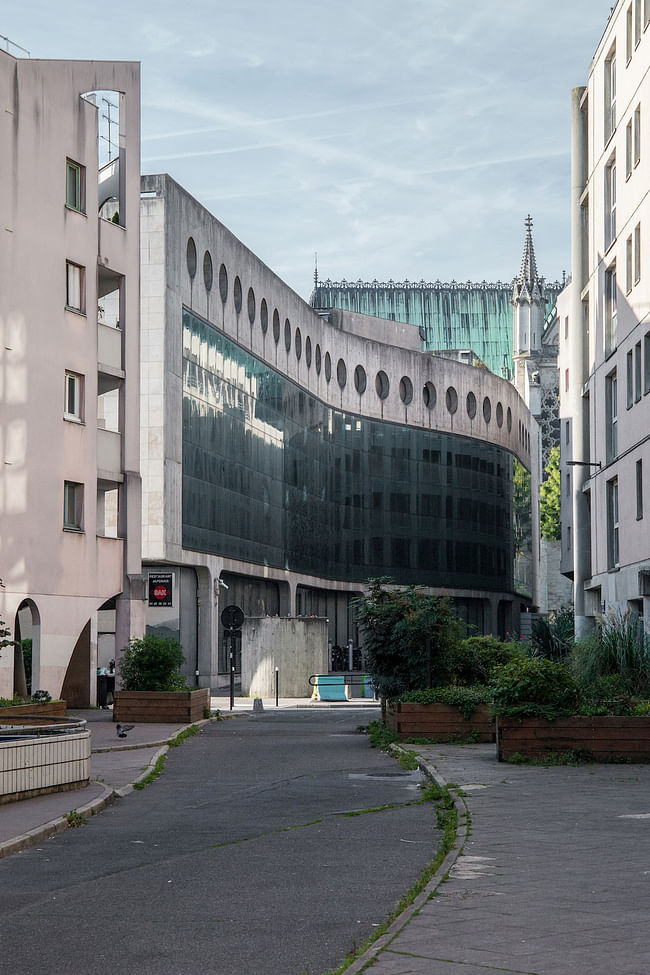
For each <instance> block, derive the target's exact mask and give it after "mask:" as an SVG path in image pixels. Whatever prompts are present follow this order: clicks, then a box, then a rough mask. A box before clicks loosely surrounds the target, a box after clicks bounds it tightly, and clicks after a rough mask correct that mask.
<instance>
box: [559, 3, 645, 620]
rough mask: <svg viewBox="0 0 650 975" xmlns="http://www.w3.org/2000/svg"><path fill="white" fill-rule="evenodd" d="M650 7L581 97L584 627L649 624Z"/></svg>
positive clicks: (566, 510)
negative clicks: (627, 618)
mask: <svg viewBox="0 0 650 975" xmlns="http://www.w3.org/2000/svg"><path fill="white" fill-rule="evenodd" d="M649 67H650V4H648V3H647V2H645V0H644V2H643V3H642V2H641V0H618V2H617V3H615V5H614V7H613V8H612V12H611V15H610V18H609V22H608V24H607V26H606V28H605V32H604V34H603V36H602V38H601V40H600V43H599V45H598V48H597V50H596V53H595V55H594V58H593V61H592V63H591V67H590V69H589V79H588V83H587V85H586V86H585V87H583V88H577V89H575V90H574V91H573V95H572V197H571V206H572V251H573V253H572V280H571V282H570V284H569V285H568V286H567V288H566V289H565V290H564V291H563V293H562V294H561V295H560V297H559V299H558V315H559V321H560V394H561V422H562V430H561V441H562V483H563V489H562V503H563V508H562V525H563V538H562V547H563V548H562V556H563V568H564V571H565V572H566V573H567V574H568V575H569V576H570V577H571V578H572V579H573V583H574V598H575V610H576V630H577V632H578V634H579V635H580V634H582V633H583V632H586V631H588V630H589V629H590V628H591V626H592V625H593V620H594V618H595V617H596V616H597V615H598V614H600V613H602V612H604V611H606V610H608V609H610V608H615V609H620V610H626V609H628V608H629V609H630V610H632V611H633V612H635V613H638V614H639V616H642V617H643V619H644V622H645V627H646V630H647V631H650V530H649V528H648V518H649V517H650V512H649V511H648V491H647V478H648V471H649V470H650V437H649V433H648V431H649V430H650V397H649V396H648V393H650V318H649V312H650V273H649V271H648V261H647V254H646V252H647V248H648V246H649V243H648V231H649V228H650V193H649V190H650V168H649V166H648V163H649V161H650V139H649V138H648V135H649V133H650V124H649V122H648V118H649V116H648V112H649V109H650V71H649V70H648V69H649Z"/></svg>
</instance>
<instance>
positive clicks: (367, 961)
mask: <svg viewBox="0 0 650 975" xmlns="http://www.w3.org/2000/svg"><path fill="white" fill-rule="evenodd" d="M391 751H396V752H402V751H403V749H402V748H401V747H400V746H399V745H397V746H393V747H392V748H391ZM419 768H420V771H421V772H422V773H423V775H424V776H425V777H426V778H427V779H429V781H432V782H435V783H436V784H437V785H439V786H440V787H441V788H444V787H445V786H446V785H447V782H446V780H445V779H444V778H443V776H442V775H441V774H440V773H439V772H438V770H437V769H436V768H435V767H434V766H432V765H428V764H427V763H426V762H425V761H423V760H420V764H419ZM451 794H452V796H453V799H454V807H455V809H456V812H457V814H458V830H457V832H456V839H455V841H454V845H453V847H452V848H451V850H450V851H449V853H448V854H447V855H446V857H445V858H444V860H443V861H442V863H441V864H440V866H439V867H438V869H437V871H436V873H435V876H433V877H432V878H431V880H430V881H429V883H428V884H427V885H426V887H425V888H424V890H422V891H421V892H420V893H419V894H418V896H417V897H416V898H415V900H414V901H413V903H412V904H409V906H408V907H407V908H405V909H404V910H403V911H402V913H401V914H400V915H399V916H398V917H396V918H395V920H394V921H393V923H392V924H391V925H390V927H389V928H388V930H387V931H386V932H385V933H384V934H382V935H381V937H380V938H377V940H376V941H373V943H372V944H371V945H370V946H369V947H368V948H366V950H365V951H364V952H363V954H361V955H359V957H358V958H357V959H355V961H354V962H353V963H352V964H351V965H349V966H348V967H347V968H346V969H345V975H359V973H361V972H364V971H365V970H366V969H367V968H370V966H371V965H372V964H373V963H374V962H375V961H376V960H377V958H378V956H379V955H380V954H381V952H382V951H383V950H384V948H387V947H388V946H389V944H391V942H392V941H394V939H395V938H396V937H397V935H398V934H400V932H401V931H403V929H404V928H405V927H406V926H407V924H409V922H410V921H411V920H412V919H413V917H414V916H415V915H416V914H417V913H418V912H419V910H420V908H421V907H423V906H424V905H425V904H426V902H427V901H428V900H429V898H430V897H431V895H432V894H433V893H434V892H435V891H436V890H437V888H438V887H439V886H440V884H441V883H442V882H443V880H444V879H445V877H446V876H447V874H448V873H449V871H450V870H451V869H452V867H453V866H454V864H455V863H456V860H457V859H458V857H459V856H460V855H461V854H462V852H463V848H464V846H465V843H466V841H467V837H468V835H469V819H468V816H467V805H466V803H465V802H464V801H463V799H462V797H461V796H459V795H457V794H456V793H454V792H452V793H451Z"/></svg>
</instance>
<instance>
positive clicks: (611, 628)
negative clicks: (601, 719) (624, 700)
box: [570, 611, 650, 697]
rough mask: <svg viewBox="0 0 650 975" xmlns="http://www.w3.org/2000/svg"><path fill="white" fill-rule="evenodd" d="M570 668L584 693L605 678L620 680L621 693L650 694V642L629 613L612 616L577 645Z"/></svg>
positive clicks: (617, 613)
mask: <svg viewBox="0 0 650 975" xmlns="http://www.w3.org/2000/svg"><path fill="white" fill-rule="evenodd" d="M570 667H571V672H572V674H573V676H574V677H575V679H576V682H577V683H578V685H579V686H580V688H581V689H582V691H583V694H586V695H588V694H589V693H590V692H589V688H593V687H594V686H597V684H598V682H599V681H601V680H602V679H603V678H606V677H618V678H619V685H618V686H619V693H626V694H628V695H634V696H639V697H642V696H645V695H647V694H648V693H649V692H650V640H649V639H648V637H647V636H646V635H645V634H644V632H643V627H642V626H641V625H640V624H639V621H638V619H637V618H636V617H634V616H632V615H631V614H630V613H629V611H628V612H625V613H621V612H612V613H609V614H608V615H607V616H604V617H603V618H602V619H601V620H599V622H598V623H597V625H596V629H595V631H594V633H593V634H592V635H591V636H590V637H589V638H588V639H587V640H581V641H580V642H579V643H577V644H576V645H575V648H574V650H573V653H572V654H571V659H570Z"/></svg>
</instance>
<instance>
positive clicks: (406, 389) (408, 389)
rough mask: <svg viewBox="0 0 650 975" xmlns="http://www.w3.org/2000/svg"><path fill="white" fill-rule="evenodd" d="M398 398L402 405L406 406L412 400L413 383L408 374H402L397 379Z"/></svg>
mask: <svg viewBox="0 0 650 975" xmlns="http://www.w3.org/2000/svg"><path fill="white" fill-rule="evenodd" d="M399 398H400V399H401V401H402V403H403V404H404V406H408V405H409V403H411V402H412V400H413V383H412V382H411V380H410V379H409V377H408V376H402V378H401V379H400V381H399Z"/></svg>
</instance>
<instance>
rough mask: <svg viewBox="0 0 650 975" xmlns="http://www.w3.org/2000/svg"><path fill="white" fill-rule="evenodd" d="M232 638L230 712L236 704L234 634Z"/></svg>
mask: <svg viewBox="0 0 650 975" xmlns="http://www.w3.org/2000/svg"><path fill="white" fill-rule="evenodd" d="M229 636H230V710H231V711H232V709H233V707H234V704H235V655H234V653H233V646H234V643H235V640H234V637H233V635H232V633H230V634H229Z"/></svg>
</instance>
